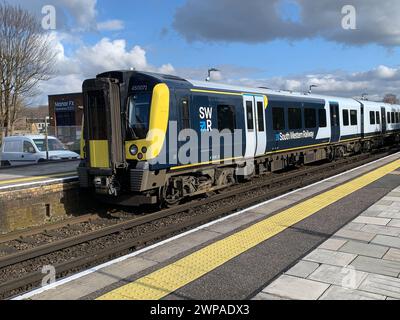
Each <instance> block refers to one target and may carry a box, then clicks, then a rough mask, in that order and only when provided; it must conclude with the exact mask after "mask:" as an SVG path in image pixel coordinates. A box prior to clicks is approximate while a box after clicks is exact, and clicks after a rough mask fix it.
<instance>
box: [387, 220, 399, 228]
mask: <svg viewBox="0 0 400 320" xmlns="http://www.w3.org/2000/svg"><path fill="white" fill-rule="evenodd" d="M388 226H390V227H397V228H400V219H392V220H390V222H389V223H388Z"/></svg>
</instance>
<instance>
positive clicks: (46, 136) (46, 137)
mask: <svg viewBox="0 0 400 320" xmlns="http://www.w3.org/2000/svg"><path fill="white" fill-rule="evenodd" d="M50 119H51V118H50V117H49V116H47V117H45V118H44V135H45V142H46V161H49V131H48V123H49V121H50Z"/></svg>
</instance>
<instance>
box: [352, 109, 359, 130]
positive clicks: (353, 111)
mask: <svg viewBox="0 0 400 320" xmlns="http://www.w3.org/2000/svg"><path fill="white" fill-rule="evenodd" d="M357 122H358V121H357V110H350V123H351V125H352V126H356V125H357Z"/></svg>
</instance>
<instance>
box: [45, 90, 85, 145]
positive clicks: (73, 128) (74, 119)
mask: <svg viewBox="0 0 400 320" xmlns="http://www.w3.org/2000/svg"><path fill="white" fill-rule="evenodd" d="M48 97H49V116H50V129H49V134H50V135H54V136H56V137H57V138H58V139H59V140H61V141H62V142H63V143H64V144H65V145H66V146H67V147H68V148H69V149H70V150H73V151H79V149H80V148H79V140H80V138H81V131H82V129H81V127H82V117H83V95H82V93H64V94H57V95H49V96H48Z"/></svg>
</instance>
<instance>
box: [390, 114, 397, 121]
mask: <svg viewBox="0 0 400 320" xmlns="http://www.w3.org/2000/svg"><path fill="white" fill-rule="evenodd" d="M391 118H392V123H396V119H395V117H394V112H392V117H391Z"/></svg>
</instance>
